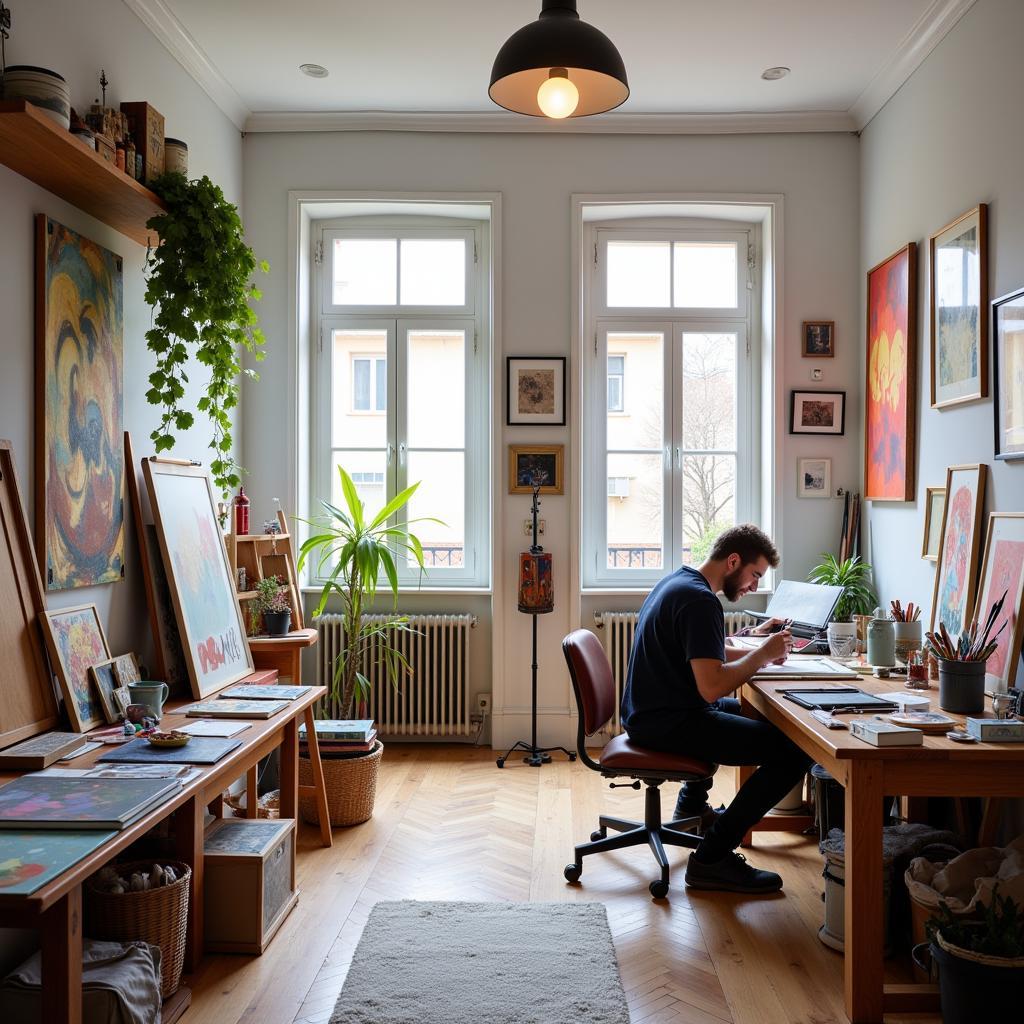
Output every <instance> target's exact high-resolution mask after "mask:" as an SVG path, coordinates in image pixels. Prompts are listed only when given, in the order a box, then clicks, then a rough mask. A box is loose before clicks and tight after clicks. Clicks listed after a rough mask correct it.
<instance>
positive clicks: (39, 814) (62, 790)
mask: <svg viewBox="0 0 1024 1024" xmlns="http://www.w3.org/2000/svg"><path fill="white" fill-rule="evenodd" d="M180 789H181V783H179V782H177V781H175V780H173V779H90V778H62V777H61V776H60V775H58V774H56V773H53V774H41V773H40V774H36V775H25V776H23V777H22V778H20V779H15V780H14V781H13V782H8V783H7V785H6V786H2V787H0V828H16V829H26V828H33V829H36V828H45V829H65V830H69V829H74V830H78V829H104V830H106V831H110V830H111V829H113V830H115V831H120V830H121V829H123V828H124V827H125V826H126V825H128V824H130V823H131V822H132V821H134V820H135V819H136V818H138V817H139V816H140V815H141V814H144V813H145V812H146V811H148V810H150V808H152V807H155V806H156V805H157V804H161V803H163V802H164V801H165V800H167V799H168V798H169V797H170V796H172V795H173V794H175V793H177V792H178V791H179V790H180Z"/></svg>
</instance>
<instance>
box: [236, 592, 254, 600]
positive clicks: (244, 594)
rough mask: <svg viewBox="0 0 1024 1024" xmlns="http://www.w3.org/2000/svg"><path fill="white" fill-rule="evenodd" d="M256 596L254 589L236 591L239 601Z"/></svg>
mask: <svg viewBox="0 0 1024 1024" xmlns="http://www.w3.org/2000/svg"><path fill="white" fill-rule="evenodd" d="M255 596H256V591H255V590H240V591H239V592H238V600H239V601H251V600H252V599H253V598H254V597H255Z"/></svg>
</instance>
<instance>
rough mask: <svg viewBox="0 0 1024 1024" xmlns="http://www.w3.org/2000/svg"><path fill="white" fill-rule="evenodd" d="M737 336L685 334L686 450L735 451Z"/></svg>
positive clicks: (684, 445)
mask: <svg viewBox="0 0 1024 1024" xmlns="http://www.w3.org/2000/svg"><path fill="white" fill-rule="evenodd" d="M736 341H737V337H736V335H735V334H684V335H683V447H684V448H686V449H688V450H690V451H693V450H697V451H707V450H709V449H710V450H715V449H723V448H724V449H726V450H729V449H732V450H735V448H736Z"/></svg>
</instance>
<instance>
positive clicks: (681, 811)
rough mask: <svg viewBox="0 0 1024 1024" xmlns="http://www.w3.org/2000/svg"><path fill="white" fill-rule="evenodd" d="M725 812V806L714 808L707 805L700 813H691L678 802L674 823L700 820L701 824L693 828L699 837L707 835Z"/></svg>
mask: <svg viewBox="0 0 1024 1024" xmlns="http://www.w3.org/2000/svg"><path fill="white" fill-rule="evenodd" d="M724 811H725V805H724V804H723V805H722V806H721V807H712V806H711V805H710V804H705V805H704V808H703V810H700V811H689V810H687V809H686V808H684V807H680V806H679V801H676V809H675V814H674V815H673V818H672V820H673V821H682V820H685V819H686V818H697V817H699V818H700V823H699V824H698V825H697V826H696V827H694V828H693V832H695V833H696V834H697V835H699V836H702V835H705V834H706V833H707V832H708V830H709V829H710V828H711V826H712V825H714V823H715V822H716V821H717V820H718V818H719V817H721V815H722V813H723V812H724Z"/></svg>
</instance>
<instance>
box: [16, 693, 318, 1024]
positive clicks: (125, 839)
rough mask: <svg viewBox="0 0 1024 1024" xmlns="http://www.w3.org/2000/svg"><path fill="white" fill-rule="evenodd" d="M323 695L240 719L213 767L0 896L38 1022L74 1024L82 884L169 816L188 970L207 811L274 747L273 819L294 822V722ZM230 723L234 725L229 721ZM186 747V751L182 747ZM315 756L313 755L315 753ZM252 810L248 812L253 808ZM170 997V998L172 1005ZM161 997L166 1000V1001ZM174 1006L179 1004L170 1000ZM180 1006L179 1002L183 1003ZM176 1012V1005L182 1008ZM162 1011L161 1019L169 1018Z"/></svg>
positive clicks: (170, 725) (176, 708) (78, 762)
mask: <svg viewBox="0 0 1024 1024" xmlns="http://www.w3.org/2000/svg"><path fill="white" fill-rule="evenodd" d="M324 693H325V690H324V688H323V687H321V686H314V687H312V688H311V689H310V691H309V692H308V693H306V694H305V695H303V696H302V697H299V698H297V699H296V700H293V701H291V702H290V703H289V705H288V707H286V708H282V709H281V711H279V712H278V713H277V714H276V715H274V716H273V717H271V718H268V719H261V720H251V719H246V720H245V721H247V722H248V724H249V728H248V729H246V730H244V731H243V732H240V733H238V735H237V736H235V737H233V738H234V739H238V740H240V741H241V745H240V746H238V747H236V748H235V749H234V750H232V751H230V752H229V753H228V754H226V755H225V756H224V757H222V758H221V759H220V760H219V761H218V762H217V763H216V764H214V765H208V766H199V765H197V766H196V767H197V768H198V770H199V772H200V775H199V776H198V777H196V778H194V779H192V781H190V782H188V783H186V784H185V785H184V786H182V788H181V791H180V792H179V793H176V794H175V795H174V796H173V797H171V798H170V799H169V800H166V801H164V802H163V803H161V804H159V805H158V806H157V807H155V808H153V809H152V810H151V811H149V812H148V813H146V814H143V815H142V816H141V817H139V818H137V819H136V820H135V821H133V822H132V823H131V824H130V825H128V826H127V827H126V828H124V829H123V830H122V831H120V832H118V833H117V834H116V835H114V836H113V837H112V838H111V839H110V840H109V841H108V842H106V843H104V844H103V845H102V846H101V847H99V849H97V850H94V851H93V852H92V853H90V854H89V855H88V856H86V857H84V858H83V859H82V860H80V861H79V862H78V863H77V864H75V865H74V866H72V867H70V868H68V869H67V870H66V871H64V872H63V873H62V874H60V875H58V876H57V877H56V878H54V879H52V880H50V881H49V882H47V883H45V884H44V885H42V886H40V887H39V888H38V889H37V890H36V891H35V892H33V893H32V894H30V895H28V896H24V895H12V894H9V893H7V894H5V893H0V925H3V926H9V927H22V928H37V929H39V932H40V944H41V947H42V957H43V974H44V976H45V977H46V985H45V986H44V987H43V993H42V999H43V1008H42V1019H43V1020H44V1021H48V1022H49V1021H54V1022H56V1021H67V1022H69V1024H79V1022H80V1021H81V1019H82V1000H81V987H82V883H83V882H84V881H85V879H86V878H88V877H89V876H90V875H92V874H93V873H94V872H95V871H97V870H99V868H101V867H102V866H103V865H104V864H106V863H108V862H109V861H111V860H113V859H114V858H115V857H116V856H117V855H118V854H119V853H121V852H122V851H123V850H124V849H125V848H126V847H127V846H129V845H130V844H131V843H133V842H135V840H137V839H139V838H141V837H142V836H143V835H145V833H147V832H148V831H149V830H150V829H151V828H153V826H154V825H157V824H158V823H159V822H161V821H163V820H164V819H165V818H167V817H168V816H171V815H173V825H174V843H175V855H176V856H177V858H178V859H180V860H183V861H185V862H186V863H188V864H189V866H190V867H191V868H192V878H191V882H190V886H189V913H188V939H187V943H186V949H185V971H186V972H192V971H194V970H195V969H196V967H197V965H198V963H199V960H200V959H201V958H202V955H203V830H204V823H205V815H206V809H207V806H208V805H210V804H214V805H217V804H218V803H219V799H220V796H221V794H222V793H223V792H224V790H225V789H227V787H228V786H229V785H230V784H231V783H232V782H234V781H235V779H238V778H240V777H241V776H242V775H245V774H246V772H247V771H249V770H250V769H251V768H252V767H253V766H254V765H255V764H256V763H257V762H258V761H260V760H261V759H262V758H264V757H266V756H267V755H268V754H270V753H272V752H273V751H274V750H275V749H276V748H278V747H279V748H280V750H281V786H280V788H281V817H282V818H294V817H296V811H297V804H298V763H299V762H298V756H299V744H298V724H299V720H300V719H301V718H303V717H304V716H305V715H306V713H307V712H309V711H310V709H311V708H312V706H313V705H314V704H315V703H316V702H317V701H318V700H319V699H320V698H321V697H322V696H323V694H324ZM193 703H195V702H194V701H191V700H190V701H177V702H174V703H172V704H168V705H166V706H165V708H164V714H163V718H162V719H161V722H160V725H161V728H163V729H168V730H170V729H175V728H178V727H180V726H182V725H185V724H187V723H189V722H195V721H197V719H194V718H187V717H186V716H185V715H184V714H182V713H181V710H180V709H181V708H183V707H186V706H187V705H189V704H193ZM232 721H234V720H232ZM113 749H116V748H114V747H111V746H104V747H101V748H99V749H97V750H93V751H90V752H89V753H87V754H83V755H82V756H81V757H78V758H75V759H74V760H72V761H70V762H66V763H64V764H62V765H61V767H63V766H65V765H66V766H67V767H71V768H87V767H91V766H92V765H94V764H95V763H96V761H97V759H98V758H99V757H100V755H102V754H103V753H105V752H107V751H110V750H113ZM186 749H187V748H186ZM315 756H318V755H315ZM21 774H24V773H20V772H3V773H0V784H3V783H7V782H10V781H11V780H13V779H15V778H18V777H19V776H20V775H21ZM254 810H255V807H250V811H254ZM173 999H174V997H173V996H172V997H171V1000H173ZM171 1000H168V1002H171ZM178 1004H179V1006H180V1004H181V1000H178ZM187 1005H188V1003H187V1001H185V1003H184V1006H187ZM182 1008H183V1007H182ZM170 1017H171V1015H170V1014H165V1018H164V1019H165V1020H169V1019H170Z"/></svg>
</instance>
